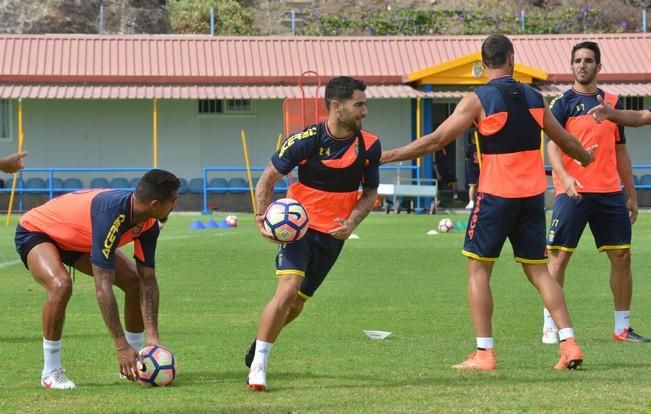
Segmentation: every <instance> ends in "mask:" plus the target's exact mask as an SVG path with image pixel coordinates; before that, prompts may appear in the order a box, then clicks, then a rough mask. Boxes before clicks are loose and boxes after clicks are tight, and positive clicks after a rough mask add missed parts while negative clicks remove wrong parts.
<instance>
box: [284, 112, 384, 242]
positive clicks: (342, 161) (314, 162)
mask: <svg viewBox="0 0 651 414" xmlns="http://www.w3.org/2000/svg"><path fill="white" fill-rule="evenodd" d="M381 153H382V148H381V146H380V140H379V139H378V138H377V137H376V136H375V135H373V134H371V133H369V132H366V131H363V130H361V131H355V132H354V133H353V134H352V135H351V136H350V137H348V138H344V139H339V138H335V137H333V136H332V134H331V133H330V131H329V130H328V126H327V125H326V123H325V122H322V123H320V124H316V125H311V126H308V127H307V128H305V129H304V130H303V131H301V132H298V133H296V134H293V135H290V136H289V137H288V138H287V139H286V140H285V141H284V142H283V144H282V145H281V147H280V149H279V150H278V151H276V152H275V153H274V154H273V156H272V157H271V162H272V163H273V165H274V167H276V169H277V170H278V171H279V172H280V173H282V174H289V172H290V171H292V169H294V167H296V166H298V180H297V181H295V182H294V183H292V185H290V187H289V190H288V192H287V196H288V197H290V198H293V199H295V200H297V201H299V202H300V203H301V204H303V206H304V207H305V209H306V210H307V212H308V214H309V216H310V228H312V229H314V230H317V231H320V232H323V233H327V232H328V231H329V230H331V229H333V228H335V227H337V226H338V224H337V223H336V222H335V221H334V219H335V218H344V219H346V218H348V216H350V213H351V212H352V210H353V208H354V207H355V205H356V204H357V200H358V199H359V186H360V184H361V185H362V186H363V187H365V188H377V187H378V185H379V183H380V170H379V167H380V155H381Z"/></svg>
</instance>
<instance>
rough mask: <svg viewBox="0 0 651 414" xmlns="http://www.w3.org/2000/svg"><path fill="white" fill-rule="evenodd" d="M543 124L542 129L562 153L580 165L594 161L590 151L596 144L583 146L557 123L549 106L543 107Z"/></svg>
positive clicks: (593, 149) (594, 148) (595, 147)
mask: <svg viewBox="0 0 651 414" xmlns="http://www.w3.org/2000/svg"><path fill="white" fill-rule="evenodd" d="M543 125H544V127H543V130H544V131H545V133H546V134H547V135H548V136H549V138H551V139H552V140H553V141H554V142H555V143H556V144H557V145H558V146H559V147H560V148H561V149H562V150H563V152H564V153H566V154H567V155H569V156H570V157H572V158H574V159H575V160H577V161H578V162H580V163H581V165H582V166H584V167H585V166H586V165H588V164H590V163H591V162H592V161H594V156H593V155H592V153H593V152H594V151H595V150H596V149H597V145H593V146H592V147H590V148H588V149H586V148H583V146H582V145H581V143H580V142H579V140H578V139H577V138H576V137H575V136H574V135H572V134H570V133H569V132H567V131H566V130H565V128H563V127H562V126H561V124H559V123H558V121H557V120H556V117H555V116H554V115H553V114H552V113H551V111H550V110H549V108H545V113H544V116H543Z"/></svg>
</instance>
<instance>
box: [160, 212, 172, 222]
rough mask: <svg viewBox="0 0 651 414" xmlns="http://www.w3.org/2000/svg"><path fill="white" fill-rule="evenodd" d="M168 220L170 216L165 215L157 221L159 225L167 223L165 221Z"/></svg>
mask: <svg viewBox="0 0 651 414" xmlns="http://www.w3.org/2000/svg"><path fill="white" fill-rule="evenodd" d="M168 218H170V215H169V214H168V215H166V216H165V217H162V218H159V219H158V221H160V222H161V223H167V219H168Z"/></svg>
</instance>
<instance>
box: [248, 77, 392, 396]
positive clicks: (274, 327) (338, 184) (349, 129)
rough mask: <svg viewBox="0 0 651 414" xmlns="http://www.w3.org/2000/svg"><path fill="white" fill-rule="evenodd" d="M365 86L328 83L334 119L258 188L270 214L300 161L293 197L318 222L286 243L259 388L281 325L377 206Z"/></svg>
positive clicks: (270, 168) (278, 163) (293, 144)
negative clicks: (282, 182)
mask: <svg viewBox="0 0 651 414" xmlns="http://www.w3.org/2000/svg"><path fill="white" fill-rule="evenodd" d="M365 90H366V85H365V84H364V83H363V82H362V81H360V80H357V79H353V78H349V77H346V76H341V77H337V78H333V79H332V80H330V82H328V84H327V85H326V89H325V102H326V107H327V108H328V119H327V121H325V122H322V123H320V124H317V125H311V126H309V127H307V128H305V129H304V130H303V131H302V132H298V133H296V134H294V135H291V136H290V137H289V138H287V140H286V141H285V142H284V143H283V144H282V146H281V147H280V149H279V150H278V151H276V152H275V153H274V154H273V156H272V157H271V162H270V163H269V165H267V167H266V169H265V170H264V172H263V173H262V176H261V177H260V181H259V182H258V185H257V187H256V202H257V207H258V211H260V212H264V211H265V209H266V208H267V206H268V205H269V204H270V203H271V196H272V194H273V186H274V184H275V183H276V181H277V180H278V179H280V178H282V177H283V176H285V175H287V174H288V173H289V172H290V171H292V169H293V168H294V167H298V180H297V181H295V182H294V183H293V184H292V185H291V186H290V187H289V190H288V193H287V196H288V197H290V198H293V199H295V200H298V201H299V202H300V203H301V204H303V206H304V207H305V209H306V210H307V213H308V215H309V217H310V228H309V229H308V231H307V233H306V234H305V236H304V237H303V238H302V239H300V240H298V241H296V242H293V243H288V244H281V245H280V246H279V249H278V256H277V257H276V275H277V276H278V287H277V289H276V293H275V294H274V296H273V298H272V299H271V301H270V302H269V303H268V304H267V306H265V308H264V310H263V312H262V316H261V318H260V327H259V329H258V333H257V335H256V340H255V341H253V343H252V344H251V346H250V348H249V350H248V352H247V354H246V356H245V363H246V365H247V366H248V367H250V371H249V377H248V386H249V388H251V389H255V390H264V389H266V387H267V380H266V371H267V364H268V360H269V353H270V352H271V347H272V346H273V344H274V342H276V339H277V338H278V335H279V334H280V331H281V330H282V329H283V327H284V326H285V325H287V324H288V323H290V322H291V321H293V320H294V319H295V318H296V317H297V316H298V315H299V314H300V313H301V311H302V310H303V305H304V304H305V301H306V300H307V299H309V298H310V297H312V295H313V294H314V292H315V291H316V290H317V288H318V287H319V286H320V285H321V283H322V282H323V280H324V279H325V277H326V276H327V274H328V272H329V271H330V269H331V268H332V266H333V265H334V264H335V262H336V261H337V257H338V256H339V252H341V249H342V248H343V246H344V241H345V240H346V239H347V238H348V236H350V234H351V233H352V232H353V230H354V229H355V228H356V227H357V226H358V225H359V224H360V223H361V222H362V220H363V219H364V217H366V216H367V215H368V213H369V212H370V211H371V209H372V208H373V203H374V201H375V198H376V196H377V187H378V185H379V163H380V154H381V151H382V150H381V148H380V141H379V140H378V139H377V137H376V136H374V135H372V134H370V133H368V132H366V131H363V130H362V120H363V119H364V117H365V116H366V115H367V113H368V110H367V108H366V94H365V93H364V91H365ZM360 185H361V186H362V193H361V195H360V193H359V187H360ZM263 222H264V216H263V214H262V213H259V214H258V215H257V216H256V223H257V225H258V229H259V230H260V234H261V235H262V236H263V237H266V238H269V239H272V235H271V234H270V233H269V232H268V231H266V230H265V228H264V225H263Z"/></svg>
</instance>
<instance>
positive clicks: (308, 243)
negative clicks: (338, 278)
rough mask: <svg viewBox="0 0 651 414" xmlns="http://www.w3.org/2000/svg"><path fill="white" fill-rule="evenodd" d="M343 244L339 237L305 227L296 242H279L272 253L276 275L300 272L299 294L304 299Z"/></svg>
mask: <svg viewBox="0 0 651 414" xmlns="http://www.w3.org/2000/svg"><path fill="white" fill-rule="evenodd" d="M343 247H344V241H343V240H339V239H335V238H334V237H332V236H331V235H329V234H326V233H321V232H318V231H315V230H312V229H309V230H308V231H307V233H305V236H303V238H302V239H300V240H299V241H296V242H294V243H285V244H281V245H280V247H279V248H278V255H277V256H276V275H278V276H282V275H286V274H298V275H302V276H303V282H302V283H301V288H300V291H299V295H300V296H301V297H303V298H304V299H308V298H310V297H312V296H313V295H314V292H316V290H317V289H318V288H319V286H321V283H323V280H324V279H325V278H326V276H327V275H328V272H330V269H331V268H332V266H333V265H334V264H335V262H336V261H337V257H339V253H341V249H342V248H343Z"/></svg>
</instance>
